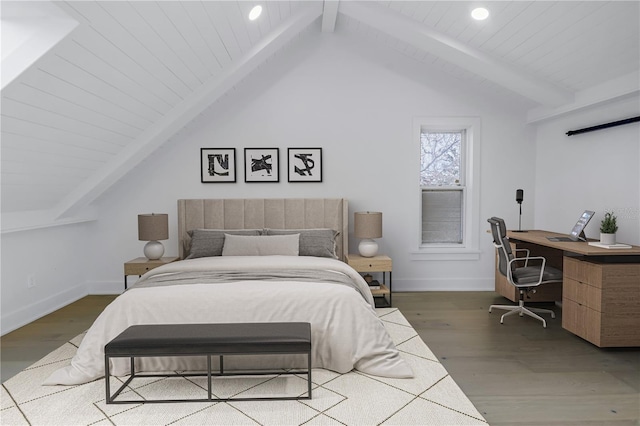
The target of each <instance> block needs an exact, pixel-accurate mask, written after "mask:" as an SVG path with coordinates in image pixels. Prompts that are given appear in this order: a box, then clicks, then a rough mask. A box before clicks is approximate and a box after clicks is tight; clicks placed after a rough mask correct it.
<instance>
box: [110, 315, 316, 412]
mask: <svg viewBox="0 0 640 426" xmlns="http://www.w3.org/2000/svg"><path fill="white" fill-rule="evenodd" d="M263 354H264V355H266V354H306V355H307V362H308V365H307V370H306V371H305V370H302V371H293V370H287V371H277V372H263V371H261V372H259V374H305V373H306V374H307V392H306V394H307V395H306V396H279V397H259V398H258V397H256V398H235V397H234V398H213V397H212V391H211V376H230V375H238V374H237V373H225V371H224V364H223V356H224V355H263ZM160 356H206V357H207V372H206V373H193V374H144V375H143V374H137V373H136V371H135V368H134V359H135V358H139V357H160ZM211 356H218V357H219V358H220V368H219V371H218V372H217V373H212V372H211ZM115 357H128V358H130V363H131V375H130V377H129V378H128V379H127V381H126V382H125V383H124V384H123V385H122V386H121V387H120V388H119V389H118V390H117V391H116V392H115V393H114V394H113V395H111V391H110V386H109V378H110V370H109V360H110V359H111V358H115ZM104 365H105V388H106V395H107V404H116V403H117V404H125V403H127V404H131V403H136V404H139V403H142V402H194V401H196V402H211V401H255V400H264V399H266V400H273V399H277V400H285V399H311V325H310V324H309V323H303V322H277V323H276V322H266V323H246V324H245V323H242V324H149V325H134V326H131V327H129V328H127V329H126V330H125V331H123V332H122V333H121V334H120V335H118V336H117V337H115V338H114V339H113V340H111V341H110V342H109V343H107V344H106V345H105V347H104ZM241 374H244V375H254V374H256V373H254V372H250V373H246V372H245V373H241ZM187 376H207V388H208V389H207V398H202V399H175V400H164V399H162V400H143V401H141V400H135V401H115V399H116V398H117V397H118V395H119V394H120V393H121V392H122V391H123V390H124V389H125V388H126V387H127V386H128V385H129V383H131V381H132V380H133V379H134V378H140V377H187ZM302 395H304V394H302Z"/></svg>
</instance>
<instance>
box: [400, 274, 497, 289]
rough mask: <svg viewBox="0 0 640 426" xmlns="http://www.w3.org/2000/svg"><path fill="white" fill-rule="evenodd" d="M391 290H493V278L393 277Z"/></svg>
mask: <svg viewBox="0 0 640 426" xmlns="http://www.w3.org/2000/svg"><path fill="white" fill-rule="evenodd" d="M392 285H393V287H392V289H393V291H403V292H409V291H493V290H494V288H495V284H494V278H493V277H487V278H433V279H396V278H394V279H393V282H392Z"/></svg>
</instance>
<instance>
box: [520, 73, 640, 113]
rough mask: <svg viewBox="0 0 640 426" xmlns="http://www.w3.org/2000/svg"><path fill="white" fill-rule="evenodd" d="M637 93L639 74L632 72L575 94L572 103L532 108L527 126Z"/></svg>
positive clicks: (638, 91)
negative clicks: (554, 106) (555, 106)
mask: <svg viewBox="0 0 640 426" xmlns="http://www.w3.org/2000/svg"><path fill="white" fill-rule="evenodd" d="M639 93H640V72H639V71H634V72H632V73H629V74H626V75H623V76H621V77H618V78H615V79H613V80H609V81H606V82H604V83H602V84H598V85H596V86H593V87H590V88H588V89H585V90H581V91H579V92H577V93H576V96H575V101H574V102H570V103H568V104H565V105H562V106H560V107H557V108H545V107H539V108H534V109H532V110H530V111H529V112H528V113H527V124H533V123H539V122H541V121H544V120H549V119H551V118H555V117H559V116H561V115H564V114H569V113H571V112H574V111H579V110H581V109H584V108H590V107H592V106H597V105H601V104H604V103H607V102H614V101H617V100H619V99H624V98H626V97H630V96H638V94H639Z"/></svg>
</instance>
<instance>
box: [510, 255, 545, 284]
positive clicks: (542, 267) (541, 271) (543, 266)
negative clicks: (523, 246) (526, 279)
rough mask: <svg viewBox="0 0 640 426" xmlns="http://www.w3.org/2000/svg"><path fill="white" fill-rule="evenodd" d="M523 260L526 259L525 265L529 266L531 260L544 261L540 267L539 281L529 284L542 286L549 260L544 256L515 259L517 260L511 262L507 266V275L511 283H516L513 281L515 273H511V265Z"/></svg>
mask: <svg viewBox="0 0 640 426" xmlns="http://www.w3.org/2000/svg"><path fill="white" fill-rule="evenodd" d="M523 259H525V265H526V264H527V262H528V261H529V260H541V261H542V265H541V266H540V275H539V276H538V281H537V282H535V283H530V284H529V285H531V286H536V285H540V284H541V283H542V277H543V276H544V268H545V267H546V266H547V259H546V258H544V257H543V256H527V257H515V258H513V259H511V260H510V261H509V263H508V264H507V274H508V279H509V282H510V283H512V284H514V285H515V283H514V281H513V275H512V274H513V272H512V271H511V264H512V263H513V262H516V261H520V260H523Z"/></svg>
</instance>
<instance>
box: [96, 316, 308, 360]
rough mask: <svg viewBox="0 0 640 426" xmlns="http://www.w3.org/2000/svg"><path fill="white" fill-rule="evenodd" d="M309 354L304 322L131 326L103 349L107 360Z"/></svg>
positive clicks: (306, 324)
mask: <svg viewBox="0 0 640 426" xmlns="http://www.w3.org/2000/svg"><path fill="white" fill-rule="evenodd" d="M310 351H311V325H310V324H309V323H305V322H263V323H232V324H145V325H133V326H131V327H129V328H127V329H126V330H125V331H123V332H122V333H120V334H119V335H118V336H116V337H115V338H114V339H113V340H111V341H110V342H109V343H107V344H106V345H105V347H104V352H105V354H106V355H110V356H114V355H120V356H127V355H138V356H154V355H156V356H161V355H182V354H185V355H186V354H200V355H202V354H207V353H211V354H220V355H224V354H269V353H271V354H278V353H306V352H310Z"/></svg>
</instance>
